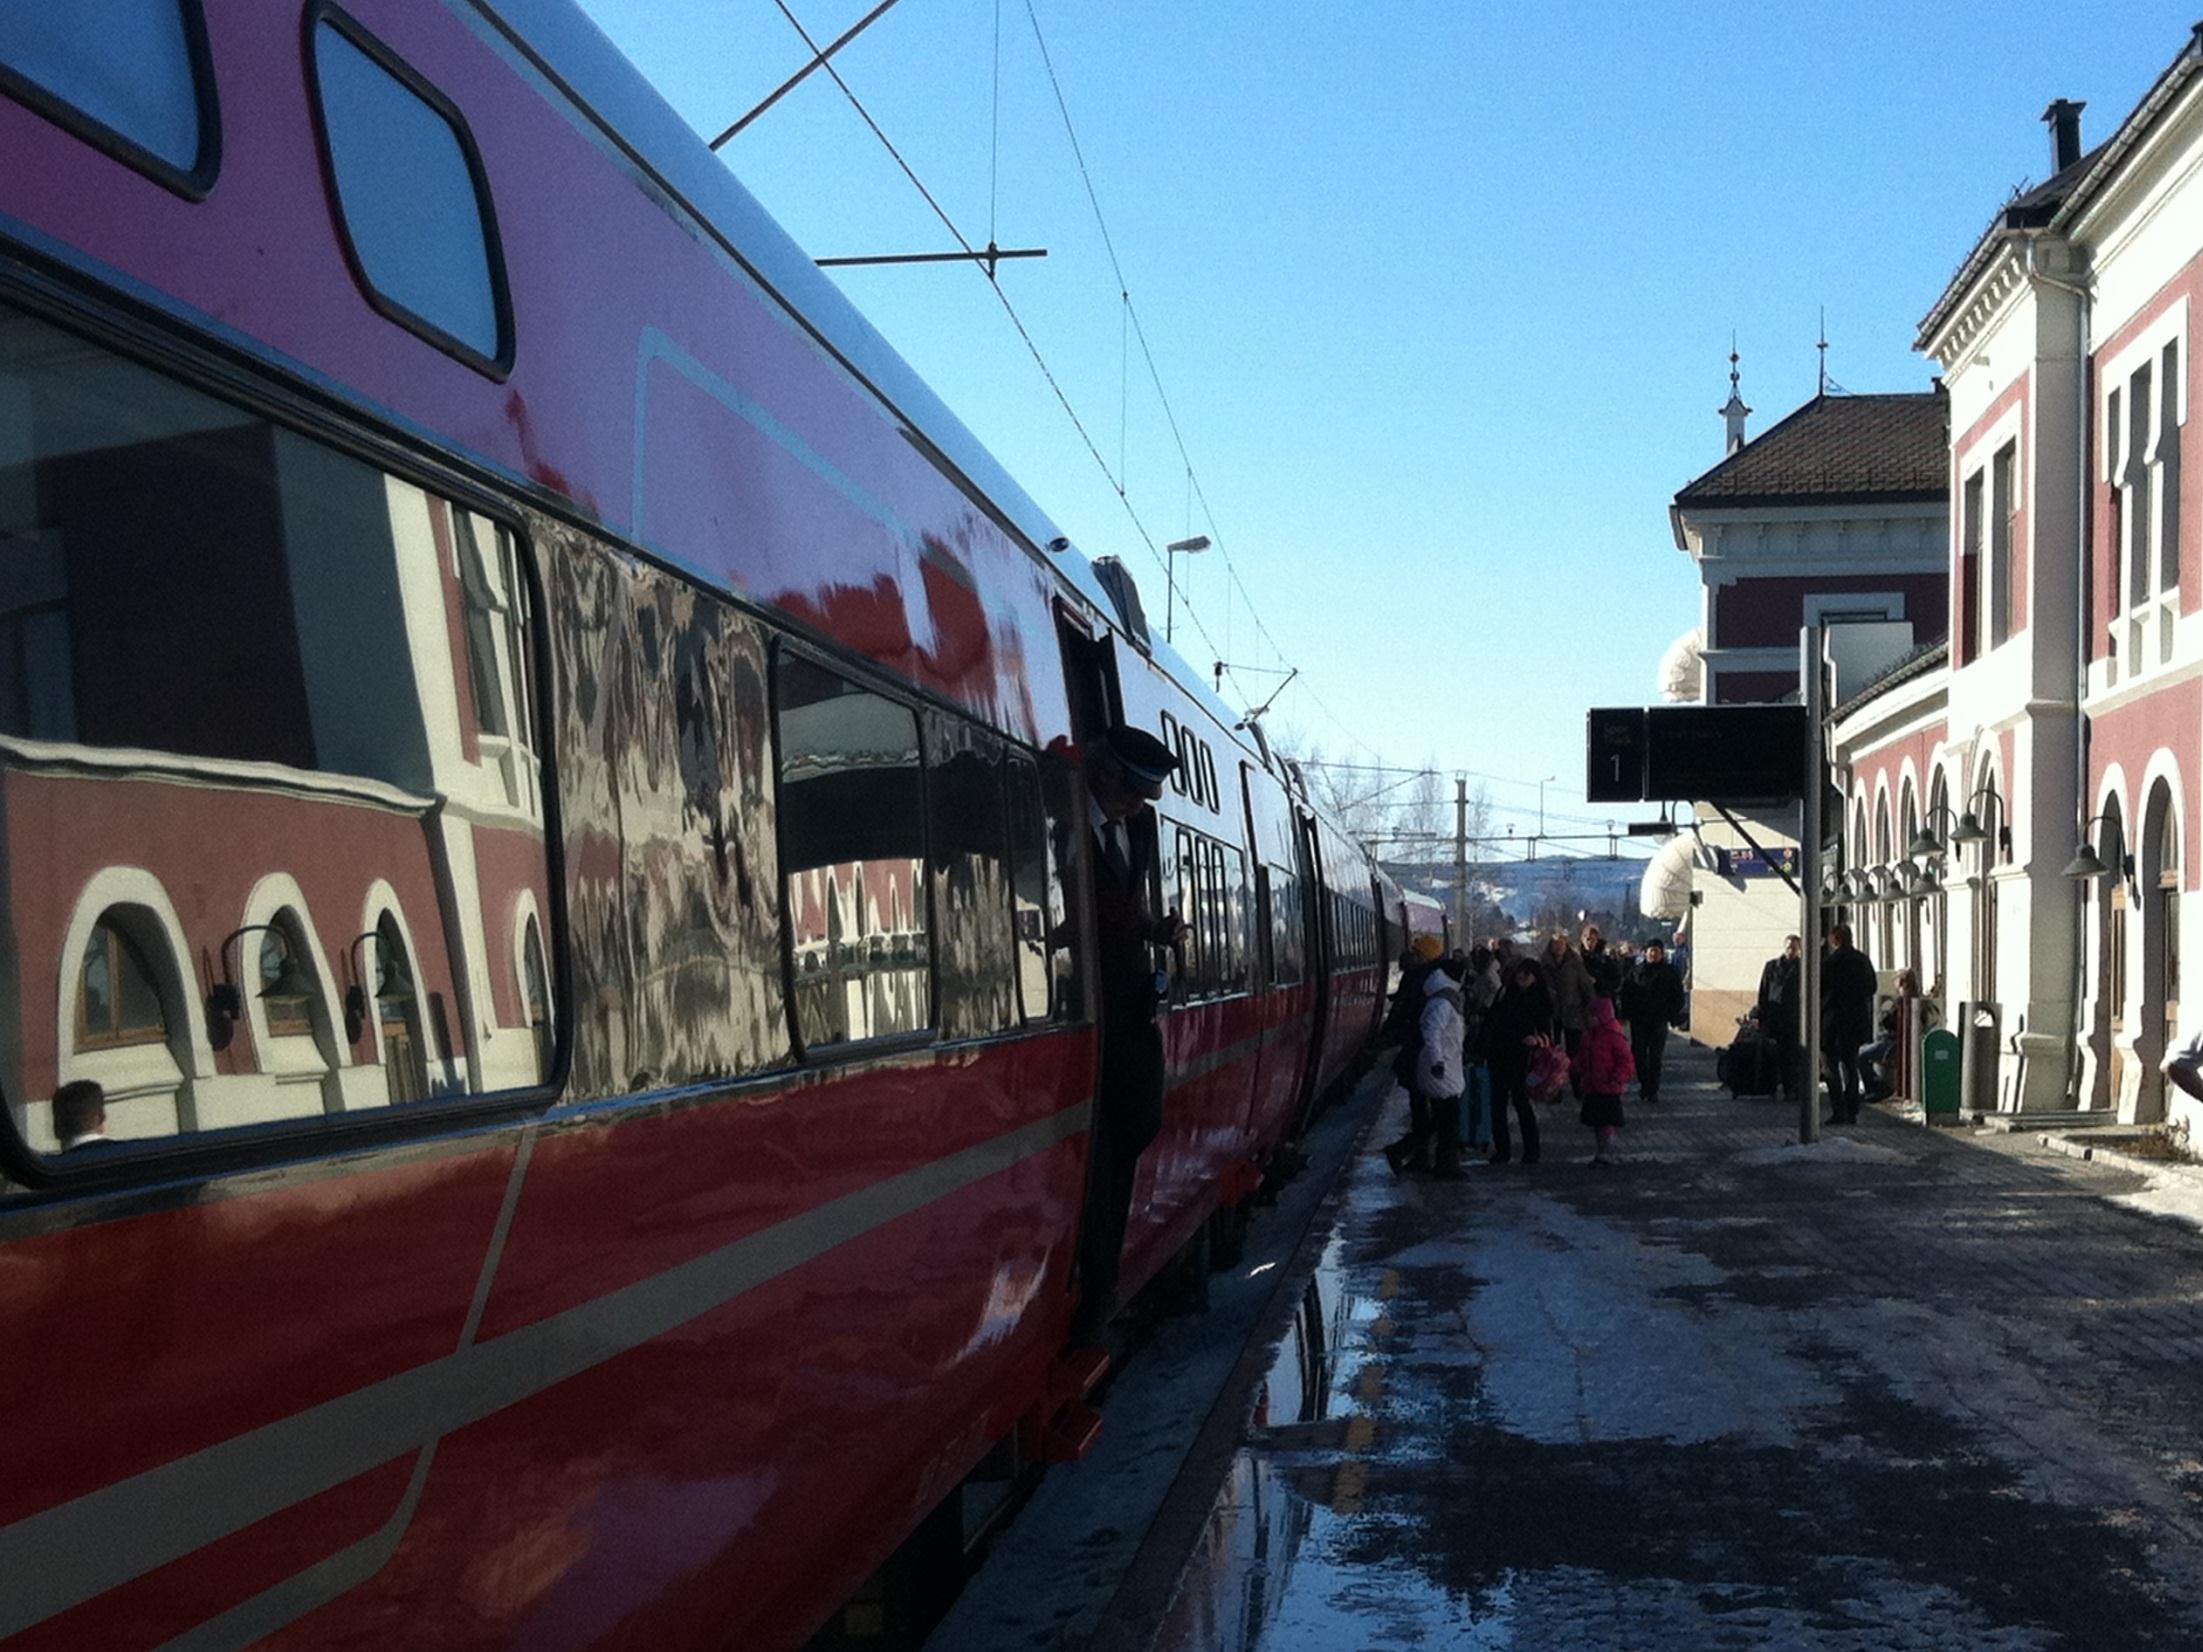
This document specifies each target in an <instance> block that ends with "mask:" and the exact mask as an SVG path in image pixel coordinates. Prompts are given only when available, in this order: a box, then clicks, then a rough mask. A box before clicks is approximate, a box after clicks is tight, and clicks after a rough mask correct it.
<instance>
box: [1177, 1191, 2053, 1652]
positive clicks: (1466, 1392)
mask: <svg viewBox="0 0 2203 1652" xmlns="http://www.w3.org/2000/svg"><path fill="white" fill-rule="evenodd" d="M1479 1182H1480V1183H1482V1178H1481V1177H1480V1178H1479ZM1565 1191H1566V1190H1565V1189H1564V1188H1561V1187H1553V1186H1552V1185H1551V1184H1550V1183H1548V1184H1544V1185H1536V1184H1527V1183H1525V1182H1523V1181H1521V1180H1514V1181H1510V1182H1500V1181H1497V1180H1494V1181H1492V1182H1488V1183H1482V1185H1480V1186H1479V1187H1478V1188H1477V1189H1476V1193H1477V1197H1476V1199H1475V1200H1474V1203H1473V1204H1471V1203H1466V1202H1461V1201H1453V1202H1449V1203H1441V1202H1440V1200H1441V1199H1442V1198H1444V1197H1445V1195H1444V1194H1442V1193H1441V1194H1427V1195H1426V1194H1424V1193H1422V1192H1420V1191H1415V1190H1395V1189H1394V1188H1392V1187H1391V1186H1389V1185H1388V1184H1385V1183H1383V1182H1382V1181H1379V1180H1374V1179H1371V1178H1369V1177H1368V1176H1366V1175H1364V1176H1362V1177H1358V1178H1357V1188H1356V1194H1355V1197H1354V1200H1353V1202H1352V1205H1351V1206H1350V1209H1349V1212H1348V1215H1347V1217H1346V1219H1345V1224H1344V1227H1343V1228H1342V1231H1341V1233H1340V1234H1339V1235H1338V1236H1335V1237H1334V1239H1333V1241H1332V1243H1331V1246H1330V1248H1329V1250H1328V1252H1327V1254H1326V1256H1325V1258H1324V1264H1323V1266H1322V1267H1321V1268H1320V1269H1319V1270H1318V1272H1317V1275H1316V1278H1315V1280H1314V1281H1313V1282H1312V1283H1311V1285H1310V1287H1309V1290H1308V1293H1307V1296H1306V1297H1305V1298H1304V1300H1303V1302H1302V1304H1301V1308H1300V1312H1299V1314H1298V1316H1297V1317H1296V1319H1295V1321H1294V1323H1293V1326H1292V1328H1291V1330H1290V1331H1289V1333H1288V1334H1287V1336H1286V1338H1285V1340H1284V1342H1283V1343H1282V1344H1281V1345H1280V1347H1279V1348H1278V1350H1277V1354H1276V1358H1275V1361H1274V1363H1273V1365H1272V1368H1271V1371H1270V1375H1269V1379H1268V1381H1267V1383H1266V1384H1265V1387H1264V1389H1263V1392H1262V1394H1261V1395H1260V1397H1259V1400H1258V1403H1257V1404H1256V1406H1255V1407H1254V1410H1253V1415H1252V1418H1251V1420H1250V1424H1249V1427H1248V1429H1247V1432H1246V1435H1245V1439H1244V1442H1243V1444H1242V1446H1241V1449H1240V1451H1239V1452H1238V1454H1237V1456H1236V1457H1235V1459H1234V1462H1233V1464H1232V1468H1231V1471H1230V1474H1229V1476H1228V1479H1227V1481H1226V1483H1225V1485H1224V1487H1223V1488H1222V1490H1221V1492H1220V1494H1219V1496H1218V1499H1217V1502H1216V1504H1215V1506H1214V1508H1213V1510H1212V1512H1211V1514H1210V1517H1209V1520H1208V1524H1207V1528H1206V1530H1205V1531H1204V1533H1203V1536H1202V1539H1201V1541H1200V1543H1199V1545H1198V1547H1197V1548H1196V1550H1195V1552H1194V1554H1193V1555H1192V1556H1190V1557H1189V1559H1188V1561H1187V1563H1186V1565H1185V1567H1184V1569H1183V1570H1182V1572H1181V1574H1180V1578H1179V1582H1178V1587H1177V1591H1176V1593H1175V1595H1174V1597H1173V1599H1172V1603H1171V1606H1170V1608H1169V1611H1168V1613H1167V1615H1166V1617H1165V1619H1164V1621H1163V1623H1162V1625H1161V1627H1160V1630H1159V1632H1158V1634H1157V1636H1156V1638H1155V1640H1154V1641H1153V1643H1152V1644H1153V1646H1154V1647H1155V1648H1157V1649H1158V1652H1223V1649H1234V1652H1252V1649H1261V1652H1363V1649H1383V1648H1395V1647H1398V1648H1483V1647H1495V1648H1496V1647H1508V1648H1521V1649H1525V1652H1546V1649H1552V1652H1562V1649H1566V1652H1579V1649H1588V1652H1596V1649H1602V1648H1628V1649H1631V1652H1658V1649H1662V1648H1674V1649H1676V1652H1700V1649H1706V1648H1730V1647H1735V1648H1746V1647H1749V1648H1778V1647H1779V1648H1810V1649H1814V1652H1884V1649H1887V1648H1892V1647H1907V1648H1922V1649H1938V1652H1956V1649H1960V1648H1963V1649H1966V1652H2036V1649H2038V1648H2049V1647H2051V1646H2055V1645H2060V1644H2066V1643H2065V1642H2062V1641H2061V1640H2060V1639H2059V1637H2058V1636H2056V1635H2055V1634H2051V1633H2046V1632H2044V1631H2043V1630H2041V1629H2039V1628H2037V1627H2035V1626H2032V1625H2027V1626H2021V1627H2015V1626H2013V1623H2012V1617H2020V1618H2024V1617H2025V1616H2027V1615H2028V1614H2025V1613H2015V1614H2012V1616H2009V1617H2005V1618H2004V1621H2003V1622H2002V1623H1999V1622H1998V1621H1997V1618H1998V1617H1999V1616H2003V1614H2001V1613H1992V1614H1989V1615H1986V1616H1985V1615H1984V1614H1983V1613H1982V1611H1981V1610H1979V1605H1980V1603H1981V1601H1982V1599H1983V1596H1982V1593H1981V1592H1980V1591H1981V1585H1982V1583H1983V1581H1984V1579H1983V1578H1982V1577H1981V1576H1980V1574H1979V1573H1971V1574H1969V1569H1968V1568H1967V1567H1966V1566H1964V1565H1960V1566H1957V1567H1953V1568H1949V1569H1948V1570H1940V1569H1938V1568H1935V1567H1932V1566H1930V1567H1923V1566H1921V1565H1918V1564H1916V1563H1915V1562H1916V1560H1917V1559H1918V1557H1919V1556H1921V1555H1922V1554H1924V1553H1927V1552H1929V1551H1930V1550H1931V1549H1932V1547H1933V1546H1934V1543H1935V1537H1936V1534H1937V1533H1938V1532H1939V1531H1941V1530H1944V1529H1946V1528H1945V1526H1944V1523H1945V1522H1946V1521H1949V1520H1952V1519H1954V1518H1955V1519H1957V1520H1960V1521H1966V1520H1972V1521H1975V1522H1980V1521H1982V1520H1984V1519H1998V1520H2000V1521H2001V1520H2004V1519H2012V1517H2017V1518H2016V1519H2012V1524H2011V1526H2010V1527H2009V1528H2008V1529H2009V1530H2010V1531H2011V1533H2012V1535H2014V1536H2016V1535H2018V1531H2019V1527H2020V1524H2021V1523H2022V1522H2024V1521H2026V1520H2027V1519H2029V1518H2030V1511H2029V1510H2028V1509H2027V1507H2026V1505H2025V1504H2024V1502H2021V1501H2019V1500H2016V1499H2014V1498H2013V1497H2012V1495H2011V1494H2012V1489H2013V1488H2012V1486H2011V1484H2010V1482H2009V1480H2008V1479H2007V1477H2006V1476H2005V1475H2004V1474H2003V1473H2002V1472H2001V1470H1999V1469H1998V1468H1997V1466H1996V1465H1994V1464H1993V1463H1989V1462H1987V1461H1986V1460H1985V1459H1983V1458H1980V1457H1978V1456H1969V1457H1965V1458H1954V1459H1952V1460H1951V1461H1949V1462H1946V1461H1943V1460H1941V1459H1939V1458H1937V1457H1935V1455H1934V1447H1933V1445H1932V1444H1930V1443H1927V1442H1928V1434H1929V1430H1931V1429H1937V1428H1947V1427H1948V1424H1947V1422H1943V1421H1941V1420H1939V1419H1937V1420H1929V1419H1925V1418H1924V1417H1923V1415H1922V1414H1921V1413H1920V1412H1919V1410H1918V1408H1917V1407H1914V1406H1913V1405H1912V1404H1911V1402H1909V1401H1908V1400H1905V1399H1903V1398H1900V1397H1893V1396H1890V1395H1889V1394H1888V1393H1887V1391H1886V1389H1883V1390H1879V1391H1878V1390H1877V1388H1876V1380H1877V1374H1875V1373H1872V1372H1866V1371H1862V1370H1861V1369H1860V1368H1859V1364H1858V1361H1857V1359H1856V1358H1855V1357H1854V1356H1853V1355H1852V1354H1851V1353H1849V1352H1847V1351H1845V1350H1843V1349H1841V1348H1839V1347H1837V1346H1836V1345H1835V1344H1833V1343H1832V1342H1831V1341H1830V1340H1828V1338H1829V1333H1831V1332H1832V1331H1834V1330H1835V1329H1836V1327H1834V1326H1832V1325H1831V1324H1830V1323H1828V1321H1827V1317H1826V1316H1825V1315H1823V1314H1820V1313H1819V1312H1817V1311H1816V1312H1812V1313H1801V1312H1799V1311H1798V1310H1796V1309H1793V1308H1791V1307H1787V1306H1763V1305H1759V1304H1758V1303H1755V1302H1754V1301H1752V1300H1748V1299H1746V1298H1744V1297H1742V1296H1740V1295H1738V1294H1737V1293H1736V1292H1735V1291H1734V1289H1733V1286H1734V1284H1735V1281H1734V1280H1733V1279H1732V1278H1731V1276H1730V1275H1729V1274H1728V1273H1727V1272H1726V1271H1725V1270H1724V1268H1723V1267H1722V1266H1719V1265H1717V1264H1715V1263H1714V1262H1712V1261H1710V1260H1709V1259H1708V1258H1707V1256H1706V1255H1705V1254H1704V1253H1703V1252H1701V1251H1700V1250H1696V1249H1693V1248H1690V1238H1691V1236H1690V1235H1689V1234H1688V1233H1687V1232H1682V1231H1678V1230H1679V1229H1683V1228H1687V1227H1688V1225H1689V1224H1688V1223H1684V1222H1677V1221H1675V1220H1673V1219H1672V1218H1670V1219H1668V1220H1663V1221H1659V1222H1658V1223H1657V1225H1656V1226H1655V1225H1654V1224H1653V1223H1650V1222H1648V1223H1647V1224H1645V1225H1644V1226H1642V1227H1640V1226H1639V1225H1638V1224H1635V1223H1632V1222H1630V1221H1627V1220H1624V1219H1618V1218H1617V1216H1616V1215H1615V1214H1614V1213H1613V1212H1611V1211H1606V1212H1601V1211H1597V1210H1592V1211H1586V1210H1582V1209H1579V1208H1577V1207H1576V1204H1575V1203H1573V1202H1571V1201H1570V1200H1569V1199H1568V1198H1566V1197H1565ZM1556 1195H1561V1196H1556ZM1709 1214H1712V1213H1709ZM1713 1222H1714V1224H1715V1225H1718V1226H1719V1227H1721V1228H1722V1229H1724V1230H1725V1231H1727V1232H1728V1233H1729V1234H1730V1235H1731V1242H1732V1243H1733V1239H1734V1235H1735V1234H1736V1233H1737V1232H1739V1231H1742V1230H1741V1229H1740V1228H1739V1227H1738V1226H1737V1225H1736V1224H1735V1223H1734V1222H1733V1220H1732V1219H1730V1218H1728V1217H1724V1216H1720V1215H1714V1216H1713ZM1648 1230H1649V1231H1648ZM1433 1231H1435V1232H1438V1233H1441V1234H1444V1235H1446V1236H1445V1237H1442V1238H1437V1239H1432V1238H1427V1237H1424V1236H1423V1235H1425V1234H1428V1233H1431V1232H1433ZM1726 1259H1727V1258H1726V1256H1725V1260H1726ZM1768 1263H1769V1267H1770V1272H1771V1273H1774V1274H1781V1275H1790V1274H1794V1273H1795V1272H1796V1269H1795V1268H1794V1267H1790V1266H1787V1265H1785V1264H1783V1263H1781V1262H1779V1261H1777V1259H1776V1258H1775V1257H1773V1256H1770V1257H1769V1258H1768ZM1745 1271H1746V1272H1755V1273H1756V1271H1757V1270H1756V1269H1746V1270H1745ZM1954 1470H1955V1471H1956V1477H1955V1478H1953V1474H1954ZM1953 1495H1955V1496H1956V1497H1957V1498H1958V1499H1959V1502H1958V1503H1956V1504H1951V1503H1950V1502H1949V1498H1950V1497H1951V1496H1953ZM1939 1503H1940V1504H1943V1505H1944V1506H1938V1504H1939ZM2040 1512H2041V1511H2040V1510H2039V1508H2038V1509H2037V1510H2035V1511H2033V1513H2034V1517H2038V1518H2039V1515H2040ZM2078 1535H2079V1534H2078V1532H2077V1531H2076V1530H2074V1529H2071V1528H2069V1529H2068V1530H2067V1531H2066V1532H2065V1534H2064V1540H2065V1541H2068V1542H2070V1541H2073V1540H2074V1539H2075V1538H2076V1537H2077V1536H2078ZM1949 1585H1955V1587H1952V1586H1949Z"/></svg>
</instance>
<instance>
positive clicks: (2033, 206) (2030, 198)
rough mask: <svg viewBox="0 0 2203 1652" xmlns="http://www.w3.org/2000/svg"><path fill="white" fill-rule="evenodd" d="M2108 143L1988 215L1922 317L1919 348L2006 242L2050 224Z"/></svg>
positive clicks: (1916, 341) (1916, 343) (1914, 344)
mask: <svg viewBox="0 0 2203 1652" xmlns="http://www.w3.org/2000/svg"><path fill="white" fill-rule="evenodd" d="M2109 147H2110V145H2109V144H2102V143H2100V144H2098V145H2097V146H2096V147H2095V148H2093V149H2091V150H2090V151H2089V152H2088V153H2087V154H2085V155H2083V156H2082V157H2081V158H2080V159H2079V160H2077V161H2075V162H2074V163H2073V164H2072V165H2071V166H2069V167H2066V168H2065V169H2064V170H2062V171H2060V172H2059V173H2057V174H2056V175H2055V176H2053V177H2052V178H2050V179H2049V180H2048V181H2047V182H2044V183H2039V184H2037V185H2035V187H2034V188H2033V189H2030V190H2027V191H2026V192H2024V193H2023V194H2019V195H2015V196H2013V197H2012V198H2011V199H2010V200H2009V201H2006V202H2005V203H2004V204H2003V205H2002V206H2000V207H1998V208H1997V209H1996V211H1995V212H1994V213H1993V214H1992V215H1991V216H1990V218H1989V225H1988V228H1986V229H1984V230H1983V231H1982V232H1981V239H1980V240H1978V241H1976V242H1975V243H1974V244H1973V250H1972V251H1971V252H1969V253H1967V254H1966V256H1965V258H1964V260H1963V261H1961V262H1960V264H1959V266H1958V268H1957V269H1956V270H1954V271H1953V272H1952V273H1951V278H1950V280H1949V281H1947V282H1945V283H1944V286H1943V295H1942V296H1941V297H1940V298H1938V299H1937V300H1936V301H1935V307H1934V308H1933V309H1931V310H1930V311H1928V313H1927V314H1926V315H1924V316H1922V317H1921V318H1920V326H1919V329H1918V331H1917V332H1916V334H1915V336H1914V338H1913V341H1912V347H1913V348H1914V349H1915V350H1925V349H1926V348H1927V347H1928V341H1929V340H1930V339H1932V338H1933V337H1934V336H1935V334H1936V333H1937V332H1938V331H1939V330H1940V329H1941V327H1942V325H1943V323H1944V322H1946V321H1948V320H1949V319H1950V318H1951V314H1952V312H1953V311H1955V310H1956V309H1957V308H1958V306H1959V304H1960V303H1961V302H1963V300H1964V299H1965V297H1966V295H1967V294H1968V293H1969V292H1971V291H1973V285H1974V283H1975V282H1976V281H1978V280H1979V279H1980V278H1981V274H1982V272H1983V271H1984V270H1986V269H1987V268H1988V267H1989V265H1990V263H1991V261H1992V260H1993V259H1994V258H1995V257H1996V255H1997V253H1998V252H1999V251H2001V250H2002V249H2003V247H2004V246H2005V244H2006V243H2007V242H2010V241H2014V240H2017V239H2018V238H2019V237H2021V236H2023V235H2025V234H2027V233H2028V232H2030V231H2034V230H2040V229H2043V228H2045V227H2046V226H2047V225H2048V224H2049V223H2050V221H2051V220H2052V219H2054V218H2056V217H2057V216H2058V212H2059V209H2060V208H2062V207H2063V206H2064V205H2065V202H2066V198H2067V197H2068V196H2070V195H2071V194H2072V193H2073V192H2074V191H2075V190H2077V189H2079V188H2080V187H2081V185H2082V184H2084V183H2086V182H2087V181H2088V179H2089V176H2090V174H2092V173H2093V172H2094V171H2095V170H2096V166H2097V163H2098V162H2099V161H2101V160H2102V159H2103V157H2104V151H2105V150H2106V149H2108V148H2109Z"/></svg>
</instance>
